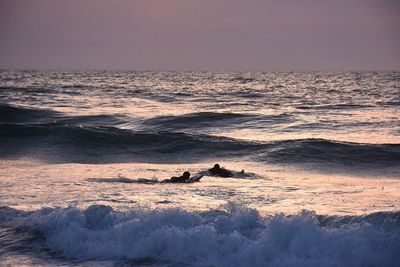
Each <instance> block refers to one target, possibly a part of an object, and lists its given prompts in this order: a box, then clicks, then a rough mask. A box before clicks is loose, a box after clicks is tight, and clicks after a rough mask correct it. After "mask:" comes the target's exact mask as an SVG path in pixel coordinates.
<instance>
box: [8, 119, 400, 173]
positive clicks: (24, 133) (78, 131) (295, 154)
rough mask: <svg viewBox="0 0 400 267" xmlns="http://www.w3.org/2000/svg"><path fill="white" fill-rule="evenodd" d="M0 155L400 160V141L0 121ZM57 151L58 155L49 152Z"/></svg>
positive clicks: (394, 163) (394, 162)
mask: <svg viewBox="0 0 400 267" xmlns="http://www.w3.org/2000/svg"><path fill="white" fill-rule="evenodd" d="M0 142H1V143H2V144H3V145H2V146H0V155H1V156H3V157H16V156H23V155H24V154H26V155H32V156H39V155H40V156H41V158H42V159H49V160H53V161H54V160H56V161H62V162H64V161H67V162H136V161H139V162H171V163H172V162H195V161H198V160H204V159H214V158H218V157H224V158H232V157H248V158H252V159H255V160H257V161H260V162H266V163H296V164H297V163H299V164H301V163H334V164H345V165H349V166H351V165H357V164H362V165H365V166H366V167H368V166H371V167H373V166H378V165H379V166H381V165H384V166H398V165H400V145H398V144H359V143H350V142H339V141H333V140H325V139H299V140H283V141H274V142H251V141H243V140H238V139H232V138H226V137H217V136H212V135H205V134H187V133H182V132H168V131H134V130H123V129H119V128H115V127H104V126H84V125H75V124H59V123H47V124H28V125H27V124H15V123H14V124H4V123H3V124H0ZM55 155H57V157H54V156H55Z"/></svg>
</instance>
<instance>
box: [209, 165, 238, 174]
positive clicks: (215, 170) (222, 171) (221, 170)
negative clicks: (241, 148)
mask: <svg viewBox="0 0 400 267" xmlns="http://www.w3.org/2000/svg"><path fill="white" fill-rule="evenodd" d="M208 172H209V173H211V174H212V175H216V176H219V177H233V173H232V172H231V171H229V170H227V169H224V168H221V167H220V166H219V164H215V165H214V167H212V168H211V169H209V170H208ZM243 172H244V171H243Z"/></svg>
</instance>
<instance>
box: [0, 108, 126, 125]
mask: <svg viewBox="0 0 400 267" xmlns="http://www.w3.org/2000/svg"><path fill="white" fill-rule="evenodd" d="M128 121H129V118H127V117H126V116H122V115H115V114H113V115H105V114H99V115H80V116H69V115H67V114H64V113H61V112H57V111H53V110H48V109H36V108H27V107H20V106H13V105H7V104H0V124H7V123H18V124H22V123H23V124H26V125H29V124H43V123H49V124H50V123H52V124H53V125H55V124H58V125H64V124H71V125H74V124H75V125H79V124H86V125H99V126H100V125H112V126H113V125H119V124H123V123H126V122H128Z"/></svg>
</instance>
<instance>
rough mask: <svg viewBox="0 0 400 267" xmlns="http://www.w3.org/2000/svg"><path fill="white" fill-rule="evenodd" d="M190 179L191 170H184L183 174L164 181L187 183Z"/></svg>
mask: <svg viewBox="0 0 400 267" xmlns="http://www.w3.org/2000/svg"><path fill="white" fill-rule="evenodd" d="M189 179H190V172H184V173H183V174H182V176H179V177H171V178H170V179H166V180H163V181H162V183H186V182H187V181H188V180H189Z"/></svg>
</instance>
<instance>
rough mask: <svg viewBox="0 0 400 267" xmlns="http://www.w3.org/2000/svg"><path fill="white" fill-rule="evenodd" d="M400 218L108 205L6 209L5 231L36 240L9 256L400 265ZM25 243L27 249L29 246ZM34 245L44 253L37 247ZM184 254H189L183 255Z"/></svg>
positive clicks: (1, 223) (0, 215)
mask: <svg viewBox="0 0 400 267" xmlns="http://www.w3.org/2000/svg"><path fill="white" fill-rule="evenodd" d="M399 218H400V213H399V212H392V213H384V212H381V213H377V214H370V215H366V216H352V217H351V219H349V217H333V216H316V215H315V214H314V213H312V212H308V211H303V212H300V213H299V214H297V215H293V216H285V215H283V214H278V215H273V216H267V217H263V216H261V215H260V214H259V213H258V212H257V211H256V210H253V209H249V208H246V207H243V206H240V205H237V204H234V203H229V204H227V205H226V206H225V207H224V208H221V209H218V210H210V211H207V212H188V211H184V210H180V209H166V210H143V209H139V208H137V209H132V210H130V211H128V212H118V211H114V210H113V209H112V208H111V207H109V206H102V205H94V206H91V207H89V208H87V209H86V210H79V209H77V208H73V207H70V208H66V209H62V208H43V209H41V210H37V211H33V212H24V211H20V210H15V209H12V208H8V207H1V208H0V219H1V220H0V227H11V228H14V229H20V230H19V232H21V231H24V232H26V233H28V234H31V235H32V237H31V238H30V239H28V241H29V242H30V243H31V245H30V246H27V245H26V244H25V245H24V246H18V242H22V241H19V239H18V238H19V236H18V235H17V234H16V233H17V232H16V233H13V232H12V231H10V232H8V233H5V234H4V235H5V237H4V240H8V241H7V242H14V243H13V244H14V245H13V246H9V247H7V249H8V250H16V252H18V250H19V249H25V250H26V249H27V247H30V249H31V250H32V251H33V253H40V252H41V251H43V250H46V251H50V252H51V255H52V257H53V258H54V257H60V258H61V257H62V258H65V259H67V260H111V261H127V262H129V261H139V262H140V261H144V260H145V261H149V262H152V263H160V264H161V263H163V264H165V263H167V264H170V265H177V266H178V265H179V266H180V265H184V266H187V265H190V266H239V267H240V266H255V267H257V266H328V267H329V266H332V267H333V266H349V267H353V266H359V267H361V266H371V267H372V266H387V267H390V266H393V267H394V266H398V263H399V262H400V254H399V253H398V248H399V247H400V226H399V225H400V220H399ZM24 242H27V241H26V240H24ZM35 244H36V246H37V247H35ZM182 251H184V253H182Z"/></svg>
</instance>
